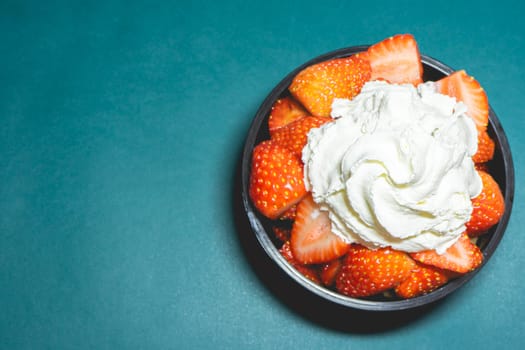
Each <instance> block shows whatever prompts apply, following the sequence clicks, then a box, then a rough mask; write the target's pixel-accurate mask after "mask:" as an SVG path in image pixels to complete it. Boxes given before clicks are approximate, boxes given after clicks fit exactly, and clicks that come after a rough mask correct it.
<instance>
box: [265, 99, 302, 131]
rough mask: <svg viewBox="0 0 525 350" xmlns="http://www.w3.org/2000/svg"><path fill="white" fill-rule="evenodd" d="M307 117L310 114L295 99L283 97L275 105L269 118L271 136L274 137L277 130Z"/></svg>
mask: <svg viewBox="0 0 525 350" xmlns="http://www.w3.org/2000/svg"><path fill="white" fill-rule="evenodd" d="M307 115H308V112H307V111H306V110H305V109H304V108H303V107H302V106H301V105H300V104H299V103H298V102H297V101H296V100H294V99H293V98H291V97H283V98H280V99H278V100H277V101H275V103H274V104H273V106H272V110H271V112H270V116H269V118H268V129H269V130H270V135H272V134H273V132H274V131H275V130H277V129H279V128H282V127H283V126H285V125H288V124H290V123H291V122H294V121H296V120H298V119H301V118H302V117H306V116H307Z"/></svg>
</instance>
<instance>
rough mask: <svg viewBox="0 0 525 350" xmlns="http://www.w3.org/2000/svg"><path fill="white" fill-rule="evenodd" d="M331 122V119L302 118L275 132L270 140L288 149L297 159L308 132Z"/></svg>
mask: <svg viewBox="0 0 525 350" xmlns="http://www.w3.org/2000/svg"><path fill="white" fill-rule="evenodd" d="M331 120H332V119H331V118H324V117H311V116H309V117H304V118H301V119H299V120H296V121H294V122H292V123H290V124H288V125H286V126H284V127H282V128H280V129H278V130H275V131H274V133H273V135H272V137H271V139H272V140H273V141H275V142H277V143H279V144H280V145H282V146H285V147H288V148H289V149H291V150H292V151H293V152H294V153H295V154H296V155H297V156H298V157H301V155H302V152H303V147H304V146H305V145H306V142H307V139H308V131H310V129H312V128H317V127H319V126H321V125H323V124H324V123H327V122H329V121H331Z"/></svg>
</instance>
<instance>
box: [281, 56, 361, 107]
mask: <svg viewBox="0 0 525 350" xmlns="http://www.w3.org/2000/svg"><path fill="white" fill-rule="evenodd" d="M369 79H370V65H369V63H368V61H366V60H363V59H361V58H360V56H359V55H353V56H350V57H344V58H335V59H331V60H328V61H324V62H320V63H317V64H314V65H312V66H309V67H306V68H305V69H303V70H302V71H301V72H299V73H298V74H297V75H296V76H295V78H294V79H293V81H292V83H291V84H290V87H289V90H290V92H291V93H292V95H293V96H294V97H295V98H296V99H297V100H298V101H299V102H301V103H302V104H303V106H305V107H306V109H307V110H308V111H309V112H310V113H312V114H313V115H315V116H320V117H329V116H330V111H331V108H332V102H333V100H334V98H348V99H351V98H353V97H354V96H355V95H357V94H358V93H359V92H360V91H361V88H362V87H363V85H364V84H365V83H366V82H367V81H368V80H369Z"/></svg>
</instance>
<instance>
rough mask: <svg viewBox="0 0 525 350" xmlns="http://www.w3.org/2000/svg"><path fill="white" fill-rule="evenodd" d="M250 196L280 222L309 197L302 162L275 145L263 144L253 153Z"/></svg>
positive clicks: (286, 150) (267, 214) (270, 142)
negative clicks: (290, 209)
mask: <svg viewBox="0 0 525 350" xmlns="http://www.w3.org/2000/svg"><path fill="white" fill-rule="evenodd" d="M249 193H250V197H251V199H252V201H253V204H254V205H255V207H256V208H257V209H258V210H259V211H260V212H261V213H262V214H263V215H265V216H266V217H268V218H270V219H277V218H278V217H279V216H280V215H281V214H283V213H284V212H286V211H287V210H288V209H289V208H291V207H292V206H293V205H294V204H296V203H297V202H299V201H300V200H301V199H302V198H303V197H304V196H305V195H306V189H305V187H304V182H303V165H302V163H301V160H300V159H299V158H298V157H297V156H296V155H295V154H293V153H292V151H290V150H289V149H288V148H286V147H283V146H281V145H279V144H277V143H275V142H272V141H269V140H267V141H263V142H261V143H260V144H258V145H257V146H256V147H255V148H254V150H253V154H252V166H251V176H250V188H249Z"/></svg>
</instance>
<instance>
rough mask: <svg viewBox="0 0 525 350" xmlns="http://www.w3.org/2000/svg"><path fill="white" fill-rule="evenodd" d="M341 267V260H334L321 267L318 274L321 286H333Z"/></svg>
mask: <svg viewBox="0 0 525 350" xmlns="http://www.w3.org/2000/svg"><path fill="white" fill-rule="evenodd" d="M341 266H343V261H342V259H335V260H332V261H330V262H328V263H326V264H324V265H322V266H321V270H320V273H319V274H320V276H321V282H323V285H325V286H326V287H331V286H332V285H334V283H335V279H336V278H337V275H338V274H339V271H340V270H341Z"/></svg>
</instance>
